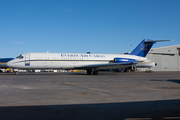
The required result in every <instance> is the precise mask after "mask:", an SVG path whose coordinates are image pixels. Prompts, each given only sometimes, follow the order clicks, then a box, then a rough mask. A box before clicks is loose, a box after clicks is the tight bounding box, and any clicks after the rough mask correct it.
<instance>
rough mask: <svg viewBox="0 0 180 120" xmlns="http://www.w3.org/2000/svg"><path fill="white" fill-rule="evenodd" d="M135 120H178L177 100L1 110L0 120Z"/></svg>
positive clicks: (0, 108) (179, 116)
mask: <svg viewBox="0 0 180 120" xmlns="http://www.w3.org/2000/svg"><path fill="white" fill-rule="evenodd" d="M135 118H136V119H135ZM137 118H138V119H140V118H141V120H165V119H168V120H170V119H171V120H179V119H180V99H176V100H159V101H142V102H122V103H101V104H76V105H42V106H16V107H0V119H1V120H34V119H38V120H74V119H75V120H137Z"/></svg>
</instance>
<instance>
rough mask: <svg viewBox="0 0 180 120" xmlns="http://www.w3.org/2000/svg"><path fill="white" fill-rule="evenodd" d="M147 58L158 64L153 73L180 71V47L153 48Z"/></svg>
mask: <svg viewBox="0 0 180 120" xmlns="http://www.w3.org/2000/svg"><path fill="white" fill-rule="evenodd" d="M146 57H147V58H148V60H152V62H156V63H157V66H156V67H154V68H151V70H153V71H180V45H174V46H168V47H160V48H153V49H151V50H150V51H149V53H148V54H147V56H146Z"/></svg>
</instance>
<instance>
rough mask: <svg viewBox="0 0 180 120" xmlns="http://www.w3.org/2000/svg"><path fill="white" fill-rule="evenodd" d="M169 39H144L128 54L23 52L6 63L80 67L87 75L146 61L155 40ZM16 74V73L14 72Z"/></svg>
mask: <svg viewBox="0 0 180 120" xmlns="http://www.w3.org/2000/svg"><path fill="white" fill-rule="evenodd" d="M163 41H171V40H149V39H144V40H142V41H141V42H140V44H139V45H138V46H137V47H136V48H135V49H134V50H133V51H132V52H131V53H129V54H90V53H87V54H83V53H48V52H47V53H25V54H21V55H19V56H18V57H17V58H16V59H13V60H11V61H9V62H8V63H7V66H8V67H10V68H16V69H82V70H86V71H87V74H88V75H91V74H92V73H93V74H94V75H97V74H98V70H102V69H103V70H104V69H120V68H126V67H129V66H132V65H136V64H137V63H141V62H144V61H147V58H145V57H146V55H147V53H148V52H149V50H150V49H151V47H152V46H153V44H154V43H156V42H163ZM16 74H18V73H16Z"/></svg>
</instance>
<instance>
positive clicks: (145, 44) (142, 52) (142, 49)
mask: <svg viewBox="0 0 180 120" xmlns="http://www.w3.org/2000/svg"><path fill="white" fill-rule="evenodd" d="M164 41H171V40H148V39H144V40H142V41H141V43H140V44H139V45H138V46H137V47H136V48H135V49H134V50H133V51H132V52H131V53H129V55H137V56H141V57H146V55H147V53H148V52H149V50H150V49H151V47H152V46H153V44H154V43H156V42H164Z"/></svg>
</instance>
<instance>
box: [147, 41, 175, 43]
mask: <svg viewBox="0 0 180 120" xmlns="http://www.w3.org/2000/svg"><path fill="white" fill-rule="evenodd" d="M166 41H173V40H152V41H144V42H145V43H149V42H166Z"/></svg>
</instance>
